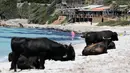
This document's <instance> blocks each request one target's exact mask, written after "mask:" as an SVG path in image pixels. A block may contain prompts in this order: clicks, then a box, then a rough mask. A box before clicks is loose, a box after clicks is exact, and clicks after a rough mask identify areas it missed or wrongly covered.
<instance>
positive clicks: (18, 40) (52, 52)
mask: <svg viewBox="0 0 130 73" xmlns="http://www.w3.org/2000/svg"><path fill="white" fill-rule="evenodd" d="M11 49H12V52H13V58H12V63H11V68H10V69H14V71H16V64H17V61H18V58H19V57H20V55H23V56H25V57H27V58H29V57H32V56H37V57H39V60H40V69H44V68H45V67H44V63H45V60H46V59H53V60H61V61H67V60H75V51H74V49H73V47H72V45H71V44H70V45H63V44H60V43H57V42H55V41H52V40H50V39H48V38H25V37H13V38H12V39H11Z"/></svg>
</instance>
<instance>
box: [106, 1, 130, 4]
mask: <svg viewBox="0 0 130 73" xmlns="http://www.w3.org/2000/svg"><path fill="white" fill-rule="evenodd" d="M112 1H116V2H117V4H119V5H125V4H126V5H127V4H128V3H130V0H104V4H105V5H110V4H111V3H112Z"/></svg>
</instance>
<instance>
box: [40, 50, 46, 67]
mask: <svg viewBox="0 0 130 73" xmlns="http://www.w3.org/2000/svg"><path fill="white" fill-rule="evenodd" d="M45 60H46V53H45V52H42V53H40V69H44V68H45V66H44V64H45Z"/></svg>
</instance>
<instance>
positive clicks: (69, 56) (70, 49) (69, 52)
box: [64, 44, 75, 60]
mask: <svg viewBox="0 0 130 73" xmlns="http://www.w3.org/2000/svg"><path fill="white" fill-rule="evenodd" d="M66 48H67V55H66V56H64V58H65V59H66V60H75V51H74V48H73V46H72V45H71V44H69V45H66Z"/></svg>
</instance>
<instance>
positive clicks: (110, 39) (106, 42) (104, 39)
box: [103, 37, 112, 48]
mask: <svg viewBox="0 0 130 73" xmlns="http://www.w3.org/2000/svg"><path fill="white" fill-rule="evenodd" d="M103 42H104V44H105V47H106V48H108V45H109V44H110V42H112V38H111V37H110V38H104V37H103Z"/></svg>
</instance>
